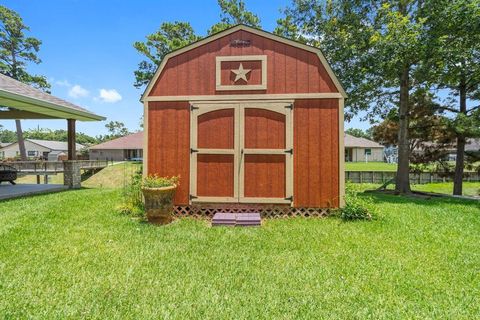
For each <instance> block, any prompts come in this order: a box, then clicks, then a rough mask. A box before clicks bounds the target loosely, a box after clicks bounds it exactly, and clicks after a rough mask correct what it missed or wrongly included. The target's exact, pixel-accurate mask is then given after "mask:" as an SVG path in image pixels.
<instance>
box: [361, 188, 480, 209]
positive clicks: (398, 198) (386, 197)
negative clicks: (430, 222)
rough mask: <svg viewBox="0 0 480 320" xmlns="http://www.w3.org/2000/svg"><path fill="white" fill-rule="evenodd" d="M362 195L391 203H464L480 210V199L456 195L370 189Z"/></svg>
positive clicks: (431, 204)
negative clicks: (402, 193) (430, 194)
mask: <svg viewBox="0 0 480 320" xmlns="http://www.w3.org/2000/svg"><path fill="white" fill-rule="evenodd" d="M360 196H362V197H370V198H371V199H372V200H373V201H374V203H390V204H417V205H421V206H441V205H444V204H449V205H462V206H469V207H472V208H478V209H479V210H480V200H470V199H460V198H454V197H447V196H445V197H437V196H431V197H428V196H418V195H415V194H412V195H395V194H392V193H386V192H382V191H373V190H369V191H367V192H363V193H361V194H360Z"/></svg>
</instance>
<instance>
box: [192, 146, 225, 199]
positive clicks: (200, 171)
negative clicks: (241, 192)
mask: <svg viewBox="0 0 480 320" xmlns="http://www.w3.org/2000/svg"><path fill="white" fill-rule="evenodd" d="M197 160H198V161H197V195H198V196H205V197H208V196H210V197H233V180H234V179H233V175H234V170H233V155H230V154H227V155H221V154H199V155H197Z"/></svg>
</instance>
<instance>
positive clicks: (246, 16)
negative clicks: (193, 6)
mask: <svg viewBox="0 0 480 320" xmlns="http://www.w3.org/2000/svg"><path fill="white" fill-rule="evenodd" d="M218 5H219V6H220V9H221V15H220V22H219V23H216V24H214V25H213V26H212V27H211V28H210V29H209V30H208V34H214V33H217V32H220V31H223V30H225V29H228V28H230V27H231V26H234V25H237V24H246V25H249V26H252V27H255V28H260V27H261V25H260V18H259V17H258V16H257V15H256V14H254V13H253V12H250V11H248V10H247V8H246V7H245V2H244V1H243V0H218Z"/></svg>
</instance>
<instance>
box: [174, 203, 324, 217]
mask: <svg viewBox="0 0 480 320" xmlns="http://www.w3.org/2000/svg"><path fill="white" fill-rule="evenodd" d="M331 211H332V209H330V208H292V207H290V206H287V205H265V204H261V205H259V204H224V203H222V204H192V205H185V206H175V207H174V214H175V216H177V217H195V218H211V217H213V215H214V214H215V213H216V212H238V213H241V212H259V213H260V215H261V216H262V218H287V217H325V216H327V215H328V214H330V212H331Z"/></svg>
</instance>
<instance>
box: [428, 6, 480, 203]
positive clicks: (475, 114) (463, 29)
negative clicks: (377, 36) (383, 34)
mask: <svg viewBox="0 0 480 320" xmlns="http://www.w3.org/2000/svg"><path fill="white" fill-rule="evenodd" d="M427 9H428V11H429V12H431V14H430V18H429V19H428V20H427V26H428V32H429V33H430V34H431V36H430V37H429V38H428V39H429V40H430V41H432V44H431V48H432V52H431V55H432V56H433V57H434V59H432V63H431V65H429V66H428V67H432V68H434V70H435V71H436V77H435V79H434V80H433V85H436V86H437V87H438V88H440V89H446V90H448V92H449V99H448V100H449V105H448V106H442V110H446V111H448V112H449V113H450V121H449V129H450V130H451V131H452V132H453V133H454V134H455V136H456V146H457V156H456V163H455V177H454V187H453V194H455V195H461V194H462V186H463V183H462V182H463V171H464V167H465V144H466V141H467V139H468V138H474V137H480V112H479V111H480V110H479V108H480V106H478V105H477V106H473V105H471V106H470V107H468V105H467V100H472V101H474V100H477V101H478V100H480V1H479V0H455V1H451V0H438V1H429V2H427Z"/></svg>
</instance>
